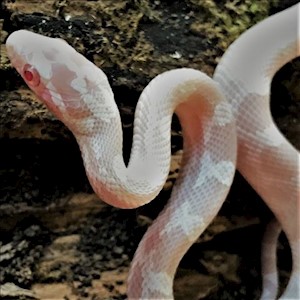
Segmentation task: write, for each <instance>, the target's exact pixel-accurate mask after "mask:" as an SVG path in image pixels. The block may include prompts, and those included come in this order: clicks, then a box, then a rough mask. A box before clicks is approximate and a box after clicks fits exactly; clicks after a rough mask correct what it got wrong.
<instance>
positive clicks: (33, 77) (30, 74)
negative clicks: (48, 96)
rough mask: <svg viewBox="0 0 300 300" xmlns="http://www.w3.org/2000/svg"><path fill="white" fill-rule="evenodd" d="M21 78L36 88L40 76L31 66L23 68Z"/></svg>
mask: <svg viewBox="0 0 300 300" xmlns="http://www.w3.org/2000/svg"><path fill="white" fill-rule="evenodd" d="M23 77H24V79H25V80H26V82H27V83H28V84H29V85H31V86H38V85H39V84H40V75H39V73H38V71H37V70H36V69H35V68H34V67H32V66H31V65H25V66H24V68H23Z"/></svg>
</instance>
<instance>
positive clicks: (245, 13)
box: [189, 0, 277, 52]
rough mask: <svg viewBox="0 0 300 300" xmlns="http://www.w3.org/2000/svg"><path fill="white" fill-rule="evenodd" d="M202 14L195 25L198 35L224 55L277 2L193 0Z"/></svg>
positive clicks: (193, 24)
mask: <svg viewBox="0 0 300 300" xmlns="http://www.w3.org/2000/svg"><path fill="white" fill-rule="evenodd" d="M189 2H190V5H192V6H193V7H194V8H195V10H198V12H199V19H197V21H195V22H193V23H192V24H191V30H192V32H194V33H197V34H201V35H202V36H205V38H207V39H208V40H209V41H210V42H213V43H216V45H217V47H219V48H220V49H221V50H222V51H223V52H224V51H225V50H226V49H227V48H228V46H229V45H230V44H231V43H232V42H233V41H234V40H235V39H237V38H238V37H239V36H240V35H241V34H242V33H243V32H244V31H245V30H246V29H247V28H249V27H251V26H252V25H254V24H256V23H258V22H259V21H261V20H263V19H265V18H267V17H268V15H269V10H270V8H271V7H272V6H273V5H275V4H276V3H277V0H273V1H270V0H245V1H240V0H234V1H229V0H221V1H216V0H189Z"/></svg>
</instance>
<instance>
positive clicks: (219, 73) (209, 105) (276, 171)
mask: <svg viewBox="0 0 300 300" xmlns="http://www.w3.org/2000/svg"><path fill="white" fill-rule="evenodd" d="M298 19H299V5H295V6H293V7H291V8H289V9H286V10H285V11H283V12H281V13H278V14H276V15H274V16H272V17H269V18H267V19H266V20H264V21H263V22H261V23H259V24H257V25H256V26H254V27H252V28H251V29H249V30H247V31H246V32H245V33H244V34H243V35H241V37H240V38H238V39H237V40H236V41H235V42H234V43H233V44H232V45H231V46H230V47H229V49H228V50H227V51H226V53H225V54H224V56H223V57H222V59H221V61H220V63H219V64H218V66H217V68H216V71H215V74H214V77H213V79H211V78H209V77H208V76H207V75H205V74H203V73H202V72H200V71H197V70H193V69H187V68H185V69H177V70H171V71H168V72H165V73H162V74H160V75H158V76H157V77H155V78H154V79H153V80H152V81H151V82H150V83H149V84H148V85H147V87H146V88H145V89H144V90H143V92H142V94H141V96H140V99H139V101H138V104H137V108H136V112H135V122H134V134H133V144H132V150H131V156H130V160H129V163H128V165H127V166H126V165H125V163H124V160H123V156H122V146H123V140H122V127H121V120H120V115H119V112H118V109H117V106H116V103H115V101H114V97H113V93H112V90H111V87H110V85H109V82H108V80H107V78H106V76H105V74H104V73H103V72H102V71H101V70H100V69H99V68H98V67H96V66H95V65H94V64H92V63H91V62H90V61H88V60H87V59H85V58H84V57H83V56H82V55H80V54H79V53H78V52H76V51H75V50H74V49H73V48H72V47H71V46H69V45H68V44H67V43H65V42H64V41H62V40H60V39H53V38H49V37H44V36H41V35H38V34H35V33H31V32H28V31H25V30H20V31H16V32H14V33H12V34H11V35H10V36H9V38H8V39H7V43H6V44H7V51H8V55H9V57H10V59H11V62H12V64H13V65H14V67H15V68H16V69H17V71H18V72H19V73H20V74H21V76H22V77H23V78H24V80H25V81H26V83H27V84H28V86H29V87H30V88H31V89H32V90H33V91H34V92H35V93H36V95H37V96H38V98H39V99H40V100H41V101H42V102H44V103H45V104H46V106H47V107H48V108H49V109H50V110H51V111H52V112H53V113H54V114H55V115H56V116H57V117H58V118H59V119H60V120H61V121H63V122H64V123H65V124H66V126H68V127H69V128H70V130H71V131H72V132H73V134H74V136H75V137H76V139H77V141H78V144H79V146H80V149H81V153H82V157H83V161H84V164H85V169H86V173H87V176H88V178H89V180H90V183H91V185H92V187H93V189H94V191H95V192H96V193H97V194H98V195H99V197H100V198H101V199H103V200H104V201H106V202H107V203H109V204H111V205H114V206H116V207H121V208H135V207H138V206H141V205H143V204H145V203H148V202H149V201H151V200H152V199H153V198H155V197H156V195H157V194H158V193H159V191H160V190H161V188H162V187H163V185H164V183H165V181H166V178H167V175H168V171H169V166H170V159H171V153H170V125H171V117H172V114H173V113H174V112H175V113H176V114H177V115H178V117H179V119H180V122H181V125H182V128H183V136H184V155H183V160H182V166H181V170H180V173H179V177H178V179H177V180H176V183H175V185H174V188H173V191H172V195H171V198H170V200H169V202H168V204H167V205H166V207H165V208H164V210H163V211H162V212H161V213H160V215H159V217H158V218H157V219H156V220H155V221H154V223H153V224H152V226H150V228H149V229H148V231H147V232H146V234H145V236H144V237H143V239H142V241H141V242H140V244H139V247H138V249H137V251H136V254H135V256H134V259H133V261H132V264H131V268H130V273H129V277H128V297H129V299H173V289H172V286H173V279H174V274H175V272H176V269H177V266H178V264H179V262H180V260H181V258H182V257H183V255H184V254H185V253H186V251H187V250H188V248H189V247H190V246H191V245H192V243H193V242H194V241H195V240H196V239H197V237H198V236H199V235H200V234H201V233H202V232H203V231H204V230H205V228H206V227H207V226H208V224H209V223H210V222H211V221H212V219H213V218H214V217H215V216H216V214H217V213H218V211H219V209H220V207H221V205H222V204H223V202H224V200H225V198H226V195H227V193H228V190H229V188H230V186H231V183H232V180H233V176H234V172H235V167H236V165H237V168H238V170H239V171H240V172H241V173H242V174H243V176H244V177H245V178H246V179H247V181H248V182H249V183H250V184H251V185H252V186H253V188H254V189H255V190H256V191H257V192H258V193H259V194H260V196H261V197H262V199H263V200H264V201H265V202H266V204H267V205H268V206H269V208H270V209H271V210H272V211H273V213H274V215H275V216H276V218H277V220H278V223H274V224H275V225H274V224H273V225H272V226H270V229H269V231H268V232H267V234H266V237H265V239H264V245H265V248H264V250H263V255H262V259H263V261H262V264H263V294H262V299H275V298H276V294H277V289H278V283H277V269H276V264H275V260H276V254H275V251H276V242H277V238H278V234H279V232H280V229H281V228H282V229H283V230H284V232H285V233H286V235H287V238H288V240H289V243H290V246H291V250H292V258H293V269H292V274H291V278H290V281H289V284H288V286H287V288H286V290H285V291H284V293H283V295H281V296H280V299H299V297H300V292H299V277H300V276H299V274H300V266H299V252H300V237H299V201H300V198H299V170H298V167H299V165H298V164H299V153H298V152H297V150H296V149H295V148H293V147H292V146H291V144H290V143H289V142H288V141H287V140H286V139H285V137H284V136H283V135H282V134H281V133H280V132H279V130H278V129H277V127H276V125H275V124H274V122H273V120H272V117H271V114H270V109H269V93H270V84H271V80H272V77H273V75H274V74H275V72H276V71H277V70H278V69H279V68H280V67H281V66H283V65H284V64H285V63H287V62H288V61H290V60H291V59H293V58H295V57H297V56H299V55H300V53H299V52H300V50H299V49H300V42H299V41H300V37H299V20H298ZM145 170H147V172H145ZM268 251H271V252H272V253H270V255H266V253H268Z"/></svg>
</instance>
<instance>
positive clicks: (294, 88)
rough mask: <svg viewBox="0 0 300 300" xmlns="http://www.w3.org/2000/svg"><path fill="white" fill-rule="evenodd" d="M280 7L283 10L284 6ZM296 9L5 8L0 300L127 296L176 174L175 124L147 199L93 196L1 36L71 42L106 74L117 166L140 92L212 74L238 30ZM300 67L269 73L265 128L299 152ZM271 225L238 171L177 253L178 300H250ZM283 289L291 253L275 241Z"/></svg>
mask: <svg viewBox="0 0 300 300" xmlns="http://www.w3.org/2000/svg"><path fill="white" fill-rule="evenodd" d="M279 2H280V4H279ZM296 2H298V1H289V0H286V1H275V0H273V1H266V0H252V1H250V0H244V1H226V0H222V1H213V0H204V1H202V0H201V1H200V0H185V1H154V0H153V1H148V0H135V1H125V0H123V1H122V0H118V1H116V0H105V1H92V0H91V1H68V0H56V1H54V0H44V1H34V0H30V1H28V0H16V1H8V0H4V2H2V4H0V5H1V11H0V30H1V37H0V41H1V65H0V77H1V81H0V149H1V160H0V233H1V235H0V250H1V252H0V253H1V256H0V284H1V287H0V298H1V297H3V298H5V297H6V298H5V299H14V298H15V299H27V298H28V299H30V298H36V299H55V300H57V299H97V300H100V299H101V300H104V299H125V298H126V295H125V290H126V288H125V280H126V274H127V271H128V266H129V263H130V259H131V258H132V255H133V253H134V250H135V249H136V247H137V244H138V242H139V240H140V238H141V237H142V235H143V233H144V232H145V230H146V228H147V227H148V226H149V224H151V222H152V220H153V219H154V218H155V217H156V215H157V214H158V212H159V211H160V210H161V208H162V207H163V205H164V204H165V203H166V201H167V199H168V197H169V195H170V191H171V188H172V185H173V183H174V180H175V179H176V173H177V171H178V169H179V166H180V157H181V148H182V136H181V128H180V125H179V124H178V121H177V119H176V118H174V122H173V130H172V153H173V162H172V170H171V172H170V176H169V179H168V181H167V183H166V185H165V187H164V190H163V191H162V192H161V193H160V195H159V197H158V198H157V199H156V200H154V201H153V203H151V204H149V205H146V206H145V207H142V208H140V209H137V210H131V211H122V210H118V209H115V208H111V207H108V206H107V205H106V204H104V203H103V202H102V201H101V200H99V199H97V197H96V196H95V195H94V194H93V192H92V190H91V188H90V186H89V183H88V181H87V178H86V176H85V173H84V169H83V166H82V161H81V158H80V153H79V150H78V147H77V145H76V142H75V140H74V138H73V137H72V135H71V134H70V132H69V131H68V130H67V129H66V128H65V127H64V126H63V125H62V124H61V122H59V121H58V120H56V119H55V117H53V116H52V115H51V114H50V113H49V112H48V111H47V109H46V108H45V107H44V106H43V105H42V104H40V103H39V102H37V101H36V99H35V97H34V96H33V95H32V93H31V92H30V91H29V90H28V89H27V88H26V87H25V86H24V84H23V82H22V80H21V79H20V77H19V76H18V75H17V73H16V72H15V71H14V70H13V68H12V67H11V65H10V63H9V61H8V59H7V56H6V52H5V47H4V43H5V39H6V37H7V35H8V34H9V33H11V32H13V31H14V30H17V29H22V28H23V29H24V28H26V29H29V30H32V31H35V32H38V33H42V34H45V35H48V36H53V37H61V38H63V39H66V40H67V41H68V42H69V43H70V44H72V45H73V46H74V47H75V48H76V49H77V50H78V51H80V52H81V53H83V54H84V55H85V56H86V57H87V58H89V59H90V60H92V61H93V62H94V63H96V64H97V65H98V66H99V67H101V68H102V69H103V70H104V72H105V73H106V74H107V75H108V77H109V80H110V82H111V85H112V88H113V90H114V92H115V97H116V101H117V103H118V106H119V108H120V112H121V116H122V121H123V129H124V140H125V144H124V157H125V159H128V156H129V153H130V147H131V140H132V123H133V112H134V108H135V105H136V102H137V99H138V95H139V93H140V92H141V90H142V89H143V88H144V87H145V85H146V84H147V82H149V81H150V79H151V78H153V77H154V76H155V75H157V74H159V73H161V72H163V71H165V70H169V69H172V68H177V67H184V66H188V67H193V68H196V69H200V70H202V71H204V72H206V73H208V74H209V75H211V74H212V73H213V70H214V67H215V66H216V64H217V62H218V59H219V58H220V56H221V55H222V53H223V52H224V51H225V50H226V48H227V47H228V45H229V44H230V43H231V42H232V41H233V40H234V39H235V38H237V37H238V36H239V35H240V34H241V33H242V32H243V31H244V30H246V29H247V28H248V27H250V26H251V25H253V24H255V23H256V22H258V21H259V20H261V19H264V18H266V17H267V16H268V15H270V14H273V13H275V12H277V11H279V10H282V9H284V8H286V7H288V6H290V5H292V4H293V3H296ZM299 78H300V62H299V60H294V61H293V62H292V63H290V64H288V65H286V66H285V67H284V68H282V70H280V72H278V73H277V75H276V76H275V78H274V80H273V85H272V102H271V107H272V111H273V115H274V118H275V120H276V122H277V124H278V126H279V127H280V129H281V130H282V132H283V133H284V134H285V135H286V136H287V138H288V139H289V140H290V141H291V142H292V143H293V144H294V145H295V146H296V147H298V148H299V147H300V141H299V132H300V124H299V120H300V110H299V105H300V104H299V98H300V88H299V87H300V85H299ZM271 217H272V215H271V213H270V212H269V210H268V209H267V208H266V207H265V205H264V204H263V202H262V201H261V199H260V198H259V197H258V196H257V195H256V193H255V192H254V191H253V190H252V189H251V187H250V186H249V185H248V184H247V183H246V182H245V180H243V178H241V176H239V174H237V175H236V178H235V181H234V184H233V187H232V190H231V192H230V195H229V196H228V199H227V200H226V202H225V203H224V205H223V207H222V209H221V211H220V213H219V215H218V217H217V218H216V219H215V221H214V222H213V223H212V224H211V225H210V226H209V228H208V229H207V230H206V231H205V233H204V234H203V235H202V236H201V237H200V238H199V239H198V241H197V243H195V245H194V246H193V247H192V248H191V249H190V251H189V252H188V253H187V254H186V256H185V257H184V259H183V261H182V263H181V265H180V268H179V270H178V273H177V277H176V280H175V285H174V290H175V298H176V299H178V300H179V299H182V300H183V299H191V300H193V299H195V300H196V299H210V300H212V299H251V300H252V299H257V298H258V296H259V294H260V289H261V287H260V285H261V278H260V243H261V236H262V233H263V231H264V227H265V224H266V223H267V222H268V221H269V220H270V219H271ZM278 254H279V267H280V275H281V286H282V287H284V285H285V283H286V280H287V278H288V275H289V268H290V253H289V249H288V245H287V243H286V240H285V238H284V236H282V237H281V238H280V244H279V252H278Z"/></svg>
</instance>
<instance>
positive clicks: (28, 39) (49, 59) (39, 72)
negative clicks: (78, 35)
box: [6, 30, 115, 134]
mask: <svg viewBox="0 0 300 300" xmlns="http://www.w3.org/2000/svg"><path fill="white" fill-rule="evenodd" d="M6 48H7V53H8V56H9V58H10V60H11V63H12V65H13V66H14V67H15V68H16V70H17V71H18V73H19V74H20V75H21V76H22V78H23V79H24V81H25V82H26V83H27V85H28V86H29V88H30V89H31V90H32V91H33V92H34V93H35V94H36V95H37V97H38V98H39V99H40V100H41V101H42V102H43V103H44V104H45V105H46V106H47V107H48V108H49V110H50V111H52V112H53V113H54V114H55V115H56V116H57V117H58V118H59V119H60V120H61V121H63V122H64V123H65V124H66V125H67V126H68V127H69V128H70V129H71V130H72V131H73V132H74V133H77V134H90V133H91V129H92V128H91V123H92V124H95V123H97V124H98V123H99V122H98V121H99V120H102V121H107V119H110V118H111V117H112V115H113V114H114V113H113V112H114V107H112V106H114V105H115V104H114V101H113V94H112V91H111V88H110V85H109V83H108V80H107V78H106V76H105V74H104V73H103V72H102V71H101V70H100V69H99V68H97V66H95V65H94V64H93V63H91V62H90V61H89V60H87V59H86V58H85V57H84V56H82V55H81V54H80V53H78V52H77V51H76V50H75V49H73V48H72V47H71V46H70V45H69V44H68V43H67V42H65V41H64V40H62V39H58V38H50V37H45V36H42V35H39V34H36V33H33V32H30V31H26V30H19V31H15V32H13V33H12V34H11V35H10V36H9V37H8V39H7V41H6ZM92 121H94V122H92ZM98 125H99V124H98Z"/></svg>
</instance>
